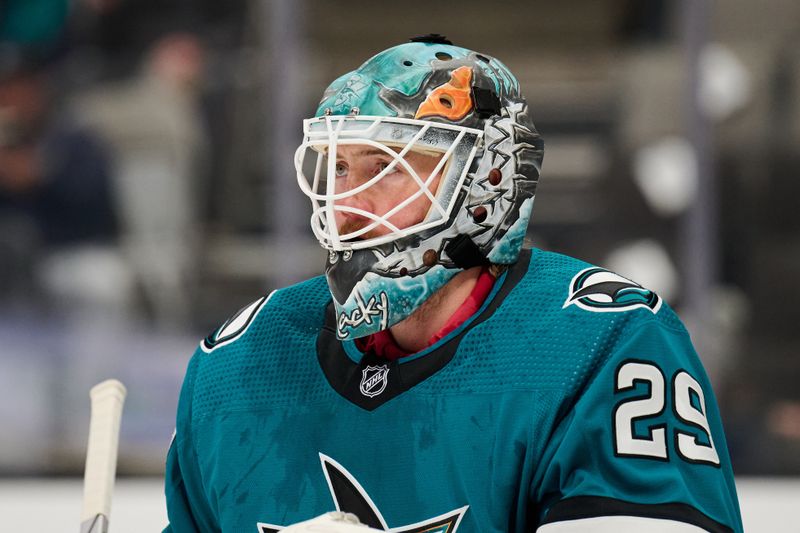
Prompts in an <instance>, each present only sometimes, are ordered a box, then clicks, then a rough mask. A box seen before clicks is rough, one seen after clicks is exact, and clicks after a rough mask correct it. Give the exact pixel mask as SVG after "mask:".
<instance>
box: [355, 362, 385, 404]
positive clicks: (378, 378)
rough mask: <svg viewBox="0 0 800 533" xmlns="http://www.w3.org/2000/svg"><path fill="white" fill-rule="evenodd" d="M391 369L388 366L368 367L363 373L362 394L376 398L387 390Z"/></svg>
mask: <svg viewBox="0 0 800 533" xmlns="http://www.w3.org/2000/svg"><path fill="white" fill-rule="evenodd" d="M388 377H389V367H388V366H387V365H381V366H368V367H366V368H365V369H364V370H362V371H361V386H360V387H359V388H360V389H361V394H363V395H364V396H369V397H370V398H374V397H375V396H377V395H378V394H380V393H382V392H383V391H384V390H385V389H386V383H388V381H389V380H388V379H387V378H388Z"/></svg>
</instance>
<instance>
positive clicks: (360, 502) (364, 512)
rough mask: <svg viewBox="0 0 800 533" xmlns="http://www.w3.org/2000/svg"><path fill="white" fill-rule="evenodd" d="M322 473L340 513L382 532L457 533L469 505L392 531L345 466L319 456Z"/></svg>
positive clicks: (273, 532) (268, 531)
mask: <svg viewBox="0 0 800 533" xmlns="http://www.w3.org/2000/svg"><path fill="white" fill-rule="evenodd" d="M319 459H320V461H321V462H322V472H323V473H324V474H325V480H326V481H327V482H328V488H329V489H330V491H331V496H332V497H333V503H334V505H335V506H336V510H337V511H343V512H345V513H352V514H354V515H356V516H357V517H358V518H359V520H360V521H361V523H362V524H364V525H366V526H369V527H371V528H372V529H377V530H380V531H389V532H391V533H456V531H457V530H458V525H459V523H460V522H461V519H462V518H463V517H464V513H466V512H467V508H468V507H469V506H468V505H465V506H464V507H461V508H458V509H454V510H452V511H450V512H448V513H445V514H442V515H439V516H435V517H433V518H429V519H427V520H423V521H421V522H416V523H414V524H406V525H402V526H399V527H390V526H389V525H388V524H387V523H386V520H385V519H384V518H383V515H382V514H381V512H380V510H379V509H378V506H377V505H375V502H374V501H372V498H370V496H369V494H367V491H366V490H364V487H362V486H361V484H360V483H359V482H358V480H357V479H356V478H355V477H354V476H353V475H352V474H351V473H350V472H348V471H347V469H345V467H343V466H342V465H340V464H339V463H337V462H336V461H334V460H333V459H331V458H330V457H328V456H327V455H325V454H322V453H321V454H319ZM284 527H287V526H278V525H273V524H265V523H263V522H259V523H258V531H259V533H277V532H278V531H280V530H282V529H283V528H284Z"/></svg>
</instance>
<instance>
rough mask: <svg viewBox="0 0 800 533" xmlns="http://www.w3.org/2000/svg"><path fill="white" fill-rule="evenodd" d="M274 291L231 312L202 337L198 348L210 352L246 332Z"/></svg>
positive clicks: (233, 340) (234, 340)
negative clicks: (226, 318)
mask: <svg viewBox="0 0 800 533" xmlns="http://www.w3.org/2000/svg"><path fill="white" fill-rule="evenodd" d="M275 292H276V291H272V292H271V293H269V295H267V296H262V297H261V298H259V299H258V300H256V301H254V302H251V303H250V304H248V305H246V306H244V307H242V308H241V309H239V310H238V311H237V312H236V313H234V314H233V316H231V317H230V318H229V319H228V320H226V321H225V323H224V324H222V326H220V327H219V328H217V329H216V330H215V331H214V332H213V333H211V334H210V335H209V336H208V337H206V338H205V339H203V341H202V342H201V343H200V349H201V350H203V351H204V352H205V353H211V352H212V351H214V350H216V349H217V348H221V347H222V346H226V345H228V344H231V343H233V342H236V340H237V339H239V338H241V337H242V335H244V334H245V332H247V329H248V328H249V327H250V326H251V325H252V324H253V322H254V321H255V320H256V317H258V314H259V313H260V312H261V310H262V309H263V308H264V307H266V305H267V302H269V300H270V299H271V298H272V296H273V295H274V294H275Z"/></svg>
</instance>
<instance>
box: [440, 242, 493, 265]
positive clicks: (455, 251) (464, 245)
mask: <svg viewBox="0 0 800 533" xmlns="http://www.w3.org/2000/svg"><path fill="white" fill-rule="evenodd" d="M444 251H445V252H446V253H447V256H448V257H449V258H450V259H451V260H452V261H453V263H455V265H456V266H457V267H458V268H461V269H464V270H466V269H468V268H472V267H476V266H486V265H488V264H489V260H488V259H487V258H486V256H485V255H484V254H483V252H481V249H480V248H478V245H477V244H475V241H473V240H472V238H471V237H470V236H469V235H466V234H463V233H462V234H460V235H459V236H458V237H456V238H455V239H453V240H451V241H450V242H448V243H447V244H446V245H445V247H444Z"/></svg>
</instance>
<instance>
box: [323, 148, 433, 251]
mask: <svg viewBox="0 0 800 533" xmlns="http://www.w3.org/2000/svg"><path fill="white" fill-rule="evenodd" d="M404 158H405V160H406V161H407V162H408V164H409V165H410V166H411V168H413V169H414V171H415V172H416V173H417V176H418V177H419V179H420V180H422V182H426V181H428V178H429V176H430V175H431V173H432V172H433V170H434V169H435V168H436V165H437V163H438V162H439V160H440V159H441V158H442V156H441V155H428V154H423V153H419V152H414V151H410V152H407V153H406V154H405V156H404ZM392 161H394V158H393V157H392V156H390V155H389V154H387V153H386V152H383V151H381V150H378V149H376V148H371V147H369V146H364V145H349V146H348V145H340V146H339V147H337V151H336V193H337V194H339V193H343V192H346V191H350V190H353V189H354V188H356V187H358V186H360V185H362V184H364V183H365V182H367V181H369V180H370V179H371V178H373V177H374V176H376V175H377V174H378V173H379V172H382V171H383V170H385V169H386V168H387V167H388V166H389V165H390V164H391V163H392ZM440 178H441V172H438V173H437V174H436V176H434V177H433V179H432V180H430V182H429V185H428V189H429V190H430V192H431V194H432V195H435V194H436V190H437V188H438V187H439V180H440ZM419 191H420V186H419V184H418V183H417V181H416V180H415V179H414V178H413V177H412V175H411V174H410V173H409V172H408V171H407V169H405V168H404V167H403V166H402V165H400V164H395V166H394V168H392V169H391V170H390V171H389V172H388V173H387V174H386V175H385V176H383V178H382V179H380V180H378V181H377V182H375V183H374V184H372V185H371V186H369V187H367V188H366V189H364V190H363V191H361V192H359V193H358V194H355V195H353V196H350V197H347V198H343V199H341V200H337V201H336V202H335V205H337V206H347V207H351V208H356V209H360V210H364V211H367V212H368V213H372V214H374V215H377V216H383V215H386V214H387V213H389V211H391V210H392V209H393V208H395V207H396V206H397V205H398V204H400V203H401V202H403V201H404V200H406V199H408V198H409V197H411V196H412V195H414V194H415V193H418V192H419ZM430 207H431V201H430V199H429V198H428V197H427V196H426V195H425V194H421V195H419V196H418V197H417V198H415V199H414V200H412V201H411V202H410V203H408V205H405V206H404V207H402V208H401V209H399V210H397V211H396V212H395V213H393V214H392V215H390V216H389V217H388V218H387V219H386V220H387V221H388V222H389V223H391V224H392V225H394V226H395V227H397V228H398V229H404V228H408V227H410V226H413V225H414V224H417V223H419V222H422V220H424V219H425V216H426V215H427V213H428V210H429V209H430ZM373 222H374V220H373V219H370V218H369V217H365V216H363V215H360V214H358V213H351V212H346V211H339V210H337V211H336V226H337V228H338V231H339V235H343V236H344V235H346V234H348V233H351V232H354V231H357V230H359V229H361V228H364V227H366V226H368V225H369V224H371V223H373ZM391 231H392V230H391V229H390V228H389V227H388V226H385V225H378V226H376V227H375V228H373V229H371V230H370V231H368V232H366V233H364V234H363V235H360V236H359V238H360V239H371V238H375V237H380V236H383V235H387V234H389V233H391Z"/></svg>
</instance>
